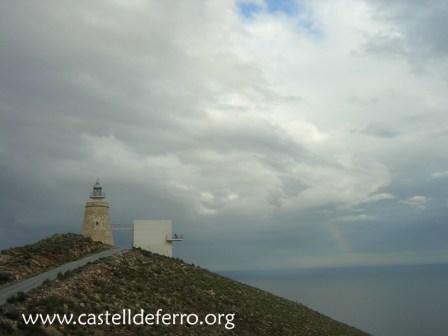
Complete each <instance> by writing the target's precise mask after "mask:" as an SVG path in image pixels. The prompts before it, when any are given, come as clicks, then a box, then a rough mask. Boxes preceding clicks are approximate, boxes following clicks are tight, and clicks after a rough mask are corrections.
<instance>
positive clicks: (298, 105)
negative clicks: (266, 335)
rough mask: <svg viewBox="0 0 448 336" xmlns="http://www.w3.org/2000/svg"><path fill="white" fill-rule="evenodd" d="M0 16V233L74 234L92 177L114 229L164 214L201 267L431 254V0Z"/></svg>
mask: <svg viewBox="0 0 448 336" xmlns="http://www.w3.org/2000/svg"><path fill="white" fill-rule="evenodd" d="M0 16H1V19H0V248H6V247H9V246H14V245H18V244H24V243H28V242H31V241H34V240H36V239H39V238H42V237H46V236H48V235H49V234H51V233H54V232H67V231H72V232H79V231H80V228H81V222H82V216H83V206H84V202H85V201H86V199H87V196H88V193H89V191H90V188H91V186H92V184H93V183H94V182H95V180H96V178H97V177H99V178H100V179H101V181H102V183H103V185H104V188H105V190H106V193H107V195H108V200H109V201H110V202H111V215H112V221H113V222H114V224H127V223H130V222H131V221H132V220H133V219H137V218H168V219H172V220H173V221H174V223H175V229H176V231H178V232H180V233H184V234H185V236H186V238H187V239H186V241H184V242H183V243H181V244H179V245H177V246H176V248H175V253H176V255H177V256H179V257H181V258H183V259H185V260H187V261H190V262H194V263H197V264H200V265H202V266H205V267H209V268H212V269H219V270H229V269H281V268H297V267H321V266H347V265H383V264H402V263H434V262H448V156H447V147H448V113H447V107H448V95H447V94H446V93H447V88H448V34H447V31H446V29H447V28H446V22H447V20H448V3H447V2H446V1H443V0H440V1H439V0H435V1H431V2H424V1H417V0H415V1H409V0H392V1H379V0H375V1H373V0H371V1H370V0H365V1H361V0H353V1H350V0H340V1H338V0H336V1H334V0H331V1H329V0H322V1H306V0H305V1H287V0H278V1H274V0H267V1H264V0H257V1H250V0H247V1H232V0H213V1H210V0H192V1H158V0H120V1H119V0H115V1H95V2H92V1H87V0H85V1H80V0H76V1H64V2H62V1H58V0H54V1H34V2H30V1H3V2H0ZM122 235H123V234H122ZM117 240H118V241H119V242H121V243H122V244H125V243H126V237H123V236H117Z"/></svg>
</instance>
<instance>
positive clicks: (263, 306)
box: [0, 249, 367, 336]
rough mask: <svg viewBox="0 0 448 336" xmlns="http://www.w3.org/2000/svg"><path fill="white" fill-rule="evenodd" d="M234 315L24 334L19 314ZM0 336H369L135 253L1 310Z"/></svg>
mask: <svg viewBox="0 0 448 336" xmlns="http://www.w3.org/2000/svg"><path fill="white" fill-rule="evenodd" d="M124 308H129V309H132V310H133V311H139V310H140V309H145V311H146V313H149V312H150V313H154V312H155V311H156V310H157V309H159V308H161V309H163V311H164V312H173V313H197V314H200V315H205V314H207V313H211V312H213V313H214V312H216V313H235V314H236V317H235V320H234V323H235V328H234V329H232V330H226V329H225V328H224V326H222V325H221V326H194V327H193V326H189V327H187V326H170V327H167V326H157V327H156V326H129V325H126V326H104V325H103V326H95V327H93V326H90V327H86V326H80V325H70V326H60V325H58V326H53V327H42V326H38V327H33V328H31V327H26V326H25V325H24V324H23V323H22V322H21V313H23V312H26V313H30V312H31V313H36V312H40V313H74V314H80V313H101V312H104V311H106V310H108V311H110V312H120V311H121V310H122V309H124ZM0 310H1V312H0V335H53V336H58V335H96V336H101V335H120V336H126V335H129V336H130V335H243V336H244V335H257V336H260V335H269V336H275V335H281V336H287V335H294V336H300V335H303V336H308V335H309V336H311V335H314V336H349V335H353V336H355V335H359V336H361V335H367V334H365V333H363V332H362V331H359V330H357V329H354V328H352V327H350V326H347V325H345V324H342V323H339V322H337V321H334V320H332V319H330V318H328V317H326V316H324V315H321V314H319V313H317V312H315V311H313V310H311V309H309V308H307V307H305V306H303V305H301V304H297V303H295V302H292V301H288V300H285V299H282V298H280V297H277V296H274V295H272V294H270V293H267V292H265V291H262V290H259V289H256V288H253V287H250V286H247V285H243V284H241V283H238V282H235V281H233V280H230V279H227V278H224V277H222V276H219V275H217V274H214V273H211V272H208V271H206V270H204V269H201V268H199V267H196V266H194V265H189V264H186V263H184V262H182V261H180V260H176V259H172V258H168V257H164V256H160V255H155V254H151V253H149V252H145V251H142V250H138V249H134V250H131V251H128V252H125V253H122V254H119V255H116V256H113V257H109V258H105V259H102V260H99V261H97V262H95V263H91V264H88V265H86V266H84V267H83V268H81V269H78V270H76V271H74V272H70V273H68V274H64V275H61V276H60V277H59V278H58V279H57V280H55V281H52V282H47V283H46V284H44V285H43V286H42V287H40V288H38V289H35V290H33V291H32V292H30V293H29V294H27V295H25V294H24V295H19V296H18V297H16V298H14V299H11V300H9V303H7V304H6V305H4V306H3V307H1V308H0Z"/></svg>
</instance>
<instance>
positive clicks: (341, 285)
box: [220, 264, 448, 336]
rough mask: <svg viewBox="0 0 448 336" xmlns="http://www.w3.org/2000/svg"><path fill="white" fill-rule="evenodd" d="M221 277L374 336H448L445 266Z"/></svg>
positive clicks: (246, 273)
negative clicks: (296, 304) (296, 303)
mask: <svg viewBox="0 0 448 336" xmlns="http://www.w3.org/2000/svg"><path fill="white" fill-rule="evenodd" d="M220 273H221V274H222V275H224V276H227V277H229V278H232V279H234V280H237V281H240V282H243V283H246V284H249V285H251V286H254V287H258V288H261V289H264V290H266V291H269V292H271V293H274V294H276V295H279V296H282V297H284V298H287V299H289V300H293V301H296V302H299V303H302V304H304V305H306V306H308V307H310V308H312V309H314V310H317V311H319V312H320V313H322V314H325V315H327V316H329V317H331V318H333V319H336V320H338V321H342V322H345V323H347V324H349V325H351V326H354V327H357V328H359V329H362V330H364V331H366V332H367V333H369V334H371V335H375V336H426V335H428V336H439V335H440V336H444V335H448V265H445V264H444V265H418V266H387V267H385V266H382V267H356V268H327V269H303V270H283V271H237V272H220Z"/></svg>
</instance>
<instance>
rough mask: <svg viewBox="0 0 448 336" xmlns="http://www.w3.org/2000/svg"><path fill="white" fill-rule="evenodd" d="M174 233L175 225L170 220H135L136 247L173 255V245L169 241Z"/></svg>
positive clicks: (169, 255)
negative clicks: (168, 238)
mask: <svg viewBox="0 0 448 336" xmlns="http://www.w3.org/2000/svg"><path fill="white" fill-rule="evenodd" d="M172 233H173V223H172V222H171V221H170V220H147V219H137V220H134V247H140V248H142V249H145V250H148V251H151V252H154V253H158V254H163V255H166V256H168V257H171V256H172V255H173V247H172V243H171V242H169V241H167V240H166V238H167V237H171V235H172Z"/></svg>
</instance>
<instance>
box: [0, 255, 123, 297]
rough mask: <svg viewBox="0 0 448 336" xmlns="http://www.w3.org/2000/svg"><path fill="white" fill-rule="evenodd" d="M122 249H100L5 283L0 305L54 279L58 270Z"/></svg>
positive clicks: (83, 263)
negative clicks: (7, 283) (19, 279)
mask: <svg viewBox="0 0 448 336" xmlns="http://www.w3.org/2000/svg"><path fill="white" fill-rule="evenodd" d="M123 251H124V249H122V248H112V249H109V250H106V251H102V252H99V253H95V254H91V255H89V256H87V257H84V258H82V259H78V260H75V261H72V262H69V263H66V264H64V265H61V266H58V267H56V268H52V269H50V270H48V271H46V272H43V273H39V274H38V275H36V276H33V277H32V278H28V279H24V280H21V281H18V282H14V283H12V284H9V285H5V286H4V287H0V305H2V304H4V303H5V302H6V300H7V299H8V298H9V297H11V296H13V295H15V294H17V293H18V292H25V293H26V292H28V291H30V290H32V289H33V288H36V287H39V286H40V285H42V283H43V282H44V281H45V280H47V279H48V280H54V279H56V278H57V276H58V273H60V272H67V271H70V270H73V269H76V268H78V267H81V266H84V265H85V264H87V263H88V262H91V261H95V260H98V259H100V258H104V257H110V256H112V255H114V254H117V253H120V252H123Z"/></svg>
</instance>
